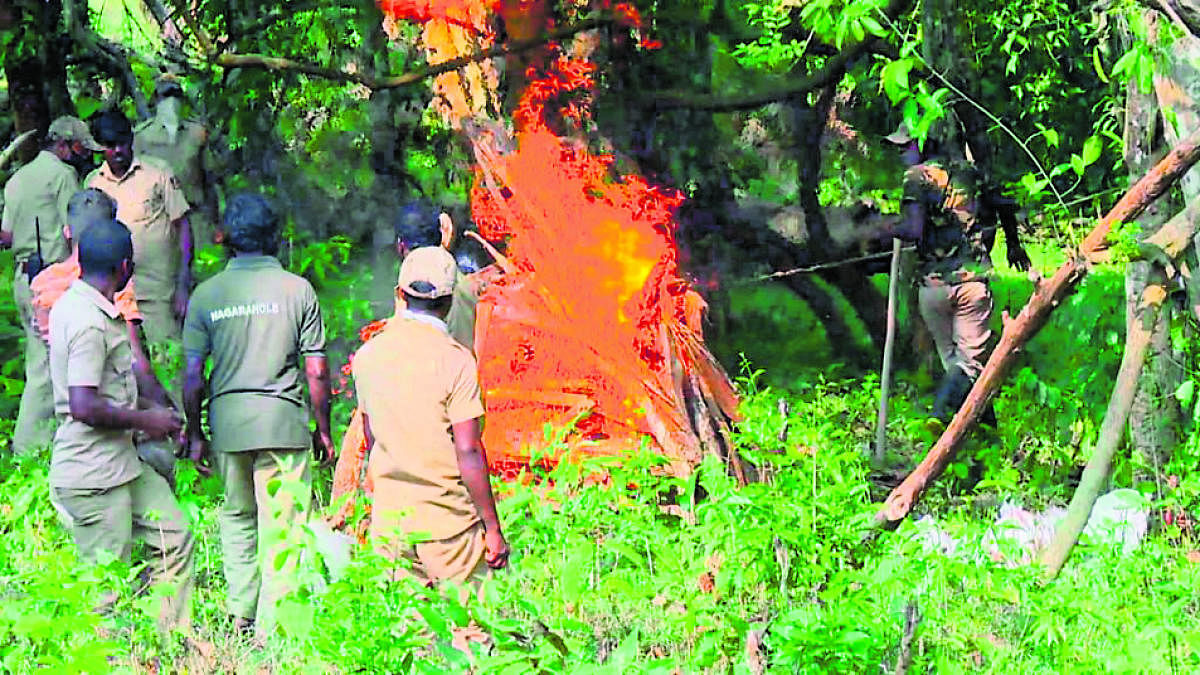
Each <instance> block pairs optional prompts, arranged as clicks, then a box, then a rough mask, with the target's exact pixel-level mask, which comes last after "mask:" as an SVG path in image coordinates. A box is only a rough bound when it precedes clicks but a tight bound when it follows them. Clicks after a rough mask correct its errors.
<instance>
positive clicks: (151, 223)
mask: <svg viewBox="0 0 1200 675" xmlns="http://www.w3.org/2000/svg"><path fill="white" fill-rule="evenodd" d="M87 185H88V187H92V188H96V189H98V190H102V191H103V192H105V193H106V194H108V196H110V197H112V198H113V200H114V201H116V203H117V220H119V221H121V222H122V223H124V224H125V226H126V227H128V228H129V232H130V233H131V234H132V235H133V262H134V266H135V267H134V276H135V277H136V279H137V284H136V290H137V301H138V307H139V308H140V309H141V312H142V316H143V321H142V327H143V328H144V329H145V331H146V339H147V340H148V341H150V342H151V343H152V344H158V345H162V344H164V343H171V342H178V341H179V335H180V332H179V321H178V320H177V319H176V318H175V315H174V310H173V309H172V307H171V298H172V297H173V296H174V294H175V286H176V281H177V280H178V278H179V232H178V231H177V229H176V227H175V224H174V223H175V221H177V220H179V219H180V218H182V217H184V216H185V215H187V213H188V210H189V208H190V207H189V206H188V201H187V199H186V198H185V197H184V194H183V189H182V187H181V186H180V183H179V179H178V178H176V177H175V174H174V173H172V172H171V169H170V168H169V167H167V166H166V165H165V164H163V163H161V161H160V160H157V159H147V158H137V157H135V158H134V160H133V164H132V165H131V166H130V167H129V171H127V172H126V173H125V175H124V176H122V177H121V178H117V177H115V176H114V175H113V174H112V170H111V169H109V167H108V164H107V163H105V164H103V165H101V166H100V168H99V169H96V170H95V171H93V172H92V174H91V176H89V177H88V179H87Z"/></svg>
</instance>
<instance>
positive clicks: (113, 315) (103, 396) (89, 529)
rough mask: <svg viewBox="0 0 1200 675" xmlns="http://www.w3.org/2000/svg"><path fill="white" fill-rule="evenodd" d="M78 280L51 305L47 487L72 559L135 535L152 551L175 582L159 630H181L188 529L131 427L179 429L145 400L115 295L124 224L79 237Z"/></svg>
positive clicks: (127, 253)
mask: <svg viewBox="0 0 1200 675" xmlns="http://www.w3.org/2000/svg"><path fill="white" fill-rule="evenodd" d="M79 264H80V267H81V268H82V276H81V277H80V278H79V279H78V280H76V281H75V282H74V283H72V284H71V287H70V288H69V289H68V290H67V292H66V293H64V294H63V296H62V297H61V298H59V300H58V302H56V303H55V304H54V308H53V309H52V310H50V378H51V381H52V383H53V386H54V411H55V413H56V414H57V416H58V420H59V427H58V431H57V433H56V434H55V436H54V451H53V454H52V456H51V461H50V487H51V489H52V490H53V492H54V497H55V500H56V502H57V503H58V504H59V505H61V507H62V508H63V509H64V510H65V511H66V512H67V513H68V514H69V515H70V520H71V534H72V536H73V537H74V539H75V546H76V547H77V548H78V549H79V554H80V557H81V558H82V559H84V560H87V561H95V560H96V559H97V558H98V556H99V555H100V553H101V552H107V553H108V554H110V555H114V556H116V557H118V558H120V559H122V560H124V561H125V562H129V559H130V556H131V552H132V547H133V541H134V540H135V539H137V540H140V541H142V542H143V543H144V544H146V546H147V547H148V548H150V550H151V551H152V555H151V560H152V561H153V562H154V565H155V567H156V572H155V574H154V578H155V581H156V582H170V583H174V584H177V586H176V590H175V592H174V593H173V594H168V595H167V596H166V597H165V598H164V601H163V605H162V608H161V611H160V616H159V625H160V627H161V628H163V629H164V630H165V629H168V628H176V627H177V628H184V627H186V624H187V608H188V597H189V594H190V590H191V579H192V549H193V540H192V534H191V532H190V531H189V529H188V525H187V518H185V517H184V515H183V512H182V511H181V510H180V509H179V504H178V502H176V501H175V495H174V494H172V492H171V488H170V487H169V486H168V485H167V481H166V480H165V479H164V478H163V477H162V476H160V475H159V474H158V473H157V472H155V471H148V470H146V468H145V466H144V465H143V464H142V462H141V460H140V459H138V453H137V449H136V447H135V446H134V440H133V433H134V431H140V432H142V433H144V434H146V436H147V437H149V438H156V439H162V438H167V437H170V436H174V435H176V434H178V433H179V431H180V428H181V426H182V425H181V424H180V419H179V417H178V415H176V414H175V412H174V411H172V410H169V409H167V408H165V407H163V406H161V405H154V404H151V403H149V402H146V401H142V402H141V404H142V405H141V406H139V396H138V394H139V391H140V390H142V389H147V388H149V387H148V385H149V382H148V381H147V380H145V378H146V377H153V375H149V376H147V375H146V373H145V372H144V371H142V370H139V369H137V368H135V367H134V363H133V361H134V355H133V350H132V348H131V347H130V343H129V330H128V328H127V327H126V323H125V321H124V319H122V318H121V314H120V312H119V311H118V310H117V308H116V306H115V305H114V304H113V297H114V296H115V294H116V292H117V290H118V289H120V288H124V287H125V284H126V283H128V282H129V278H130V277H131V276H132V275H133V241H132V239H131V237H130V234H129V230H128V229H127V228H126V227H125V226H124V225H122V224H121V223H118V222H116V221H113V220H108V221H101V222H96V223H92V224H90V225H89V226H88V227H87V228H86V229H85V230H84V231H83V232H82V233H80V235H79Z"/></svg>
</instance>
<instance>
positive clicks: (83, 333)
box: [50, 280, 142, 489]
mask: <svg viewBox="0 0 1200 675" xmlns="http://www.w3.org/2000/svg"><path fill="white" fill-rule="evenodd" d="M50 381H51V383H52V384H53V387H54V413H55V415H56V416H57V417H58V421H59V426H58V432H57V433H55V435H54V451H53V453H52V456H51V460H50V485H51V486H53V487H60V488H82V489H107V488H112V487H116V486H118V485H124V484H125V483H128V482H129V481H131V480H133V479H134V478H137V477H138V476H139V475H141V473H142V462H141V460H139V459H138V455H137V450H136V449H135V448H134V445H133V431H132V430H130V429H124V430H115V429H98V428H95V427H91V426H88V425H87V424H85V423H83V422H81V421H79V420H76V419H75V418H73V417H71V403H70V394H69V390H70V387H96V388H97V389H98V390H99V393H100V396H101V397H103V398H104V399H105V400H106V401H108V402H109V403H111V404H112V405H114V406H117V407H121V408H135V407H137V398H138V388H137V379H136V378H135V377H134V374H133V350H132V348H131V347H130V344H129V333H128V329H127V328H126V326H125V320H124V319H122V318H121V314H120V312H118V311H117V308H116V306H115V305H113V303H112V302H110V301H109V300H108V299H107V298H105V297H104V296H103V295H100V292H99V291H97V290H96V289H95V288H94V287H92V286H91V285H90V284H88V283H87V282H85V281H83V280H78V281H76V282H75V283H73V284H71V287H70V288H69V289H67V292H66V293H64V294H63V296H62V297H61V298H59V300H58V302H57V303H55V304H54V309H52V310H50Z"/></svg>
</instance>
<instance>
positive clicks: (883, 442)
mask: <svg viewBox="0 0 1200 675" xmlns="http://www.w3.org/2000/svg"><path fill="white" fill-rule="evenodd" d="M899 276H900V240H899V239H892V267H891V270H889V272H888V301H887V337H886V338H885V339H884V341H883V369H882V371H881V372H880V373H879V420H878V423H877V426H876V429H875V465H876V466H883V460H884V456H885V454H886V453H887V418H888V390H889V389H890V388H891V381H892V348H893V346H894V343H895V341H896V286H897V280H898V278H899Z"/></svg>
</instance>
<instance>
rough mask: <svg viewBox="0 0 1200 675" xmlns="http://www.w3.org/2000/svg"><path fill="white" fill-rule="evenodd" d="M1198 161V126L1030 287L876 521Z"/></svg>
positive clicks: (898, 508)
mask: <svg viewBox="0 0 1200 675" xmlns="http://www.w3.org/2000/svg"><path fill="white" fill-rule="evenodd" d="M1197 160H1200V130H1198V131H1196V132H1193V133H1192V134H1191V135H1190V136H1188V137H1187V138H1186V139H1184V140H1183V141H1181V142H1180V143H1179V144H1178V145H1176V146H1175V147H1174V148H1173V149H1172V150H1171V152H1170V153H1168V154H1167V156H1166V157H1164V158H1163V159H1162V161H1160V162H1159V163H1158V164H1157V165H1156V166H1155V167H1154V168H1153V169H1151V170H1150V173H1148V174H1146V175H1145V176H1144V177H1143V178H1142V179H1141V180H1139V181H1138V182H1137V184H1135V185H1134V186H1133V187H1132V188H1130V189H1129V191H1128V192H1126V193H1125V196H1123V197H1122V198H1121V200H1120V201H1119V202H1117V205H1116V206H1115V207H1113V209H1112V210H1111V211H1109V212H1108V215H1106V216H1105V217H1104V218H1103V219H1102V220H1101V221H1100V222H1099V223H1097V224H1096V227H1095V228H1094V229H1093V230H1092V231H1091V233H1090V234H1088V236H1087V238H1086V239H1084V240H1083V243H1082V244H1081V245H1080V247H1079V250H1078V251H1076V252H1075V253H1074V255H1072V256H1071V257H1070V259H1069V260H1068V261H1067V262H1066V263H1065V264H1063V266H1062V267H1060V268H1059V269H1058V271H1057V272H1055V273H1054V276H1053V277H1051V278H1050V279H1048V280H1046V281H1044V282H1042V283H1040V284H1039V285H1038V286H1037V288H1035V289H1034V293H1033V296H1032V297H1031V298H1030V299H1029V303H1028V304H1026V305H1025V307H1024V309H1022V310H1021V313H1020V314H1019V315H1017V317H1016V318H1015V319H1012V320H1011V321H1009V322H1007V323H1006V325H1005V326H1004V333H1003V335H1002V336H1001V338H1000V343H999V344H998V345H997V346H996V349H995V351H993V352H992V355H991V357H990V358H989V359H988V362H987V365H986V366H985V367H984V369H983V373H982V374H980V376H979V379H978V380H976V381H975V385H974V386H973V387H972V388H971V393H970V394H968V396H967V399H966V401H965V402H964V403H963V405H962V408H960V409H959V411H958V414H956V415H955V416H954V419H953V420H951V422H950V425H949V426H948V427H946V431H945V432H944V433H943V434H942V436H941V438H939V439H938V441H937V443H936V444H934V446H933V448H931V449H930V451H929V453H928V454H927V455H926V456H925V458H924V459H923V460H921V463H920V464H919V465H917V468H916V469H914V470H913V472H912V473H911V474H909V475H908V477H907V478H905V479H904V482H902V483H901V484H900V485H899V486H897V487H896V488H895V489H894V490H892V492H891V494H889V495H888V497H887V499H886V500H885V501H884V503H883V507H882V508H881V509H880V510H879V513H878V514H877V515H876V519H875V520H876V525H878V526H882V527H888V528H891V527H895V526H896V525H898V524H899V523H900V521H901V520H903V519H904V518H905V517H907V516H908V514H909V513H910V512H911V511H912V509H913V507H914V506H915V505H916V503H917V501H918V500H919V499H920V498H921V495H922V493H924V492H925V489H926V488H927V487H928V486H929V484H930V483H932V482H933V481H934V480H936V479H937V477H938V476H940V475H941V474H942V471H944V470H945V469H946V466H947V465H948V464H949V463H950V462H951V461H953V459H954V456H955V454H956V453H957V452H958V449H959V447H960V446H961V445H962V442H963V441H964V440H965V439H966V437H967V433H968V432H970V430H971V429H972V428H973V427H974V426H975V424H976V422H978V420H979V415H980V413H982V412H983V410H984V408H985V407H986V406H987V404H988V403H989V402H990V401H991V400H992V398H993V397H995V395H996V393H997V392H998V391H999V389H1000V384H1001V383H1002V382H1004V379H1005V377H1006V376H1007V375H1008V370H1009V368H1010V367H1011V366H1012V364H1013V362H1014V361H1015V359H1016V355H1017V354H1018V353H1019V352H1020V351H1021V350H1022V349H1023V348H1024V347H1025V345H1026V344H1027V343H1028V342H1029V340H1031V339H1032V338H1033V336H1035V335H1037V332H1038V331H1039V330H1041V328H1042V326H1044V325H1045V324H1046V321H1047V320H1049V318H1050V314H1051V312H1053V311H1054V309H1055V308H1056V307H1058V306H1059V305H1060V304H1061V303H1062V301H1063V300H1065V299H1066V298H1067V296H1069V295H1070V294H1071V293H1073V292H1074V291H1075V288H1076V287H1077V286H1078V285H1079V282H1080V281H1082V280H1083V278H1084V277H1085V276H1086V275H1087V273H1088V268H1089V266H1090V263H1091V260H1092V258H1093V256H1095V255H1096V254H1097V253H1098V252H1100V251H1102V250H1103V249H1104V248H1105V246H1106V238H1107V237H1108V234H1109V232H1111V231H1112V228H1113V226H1114V225H1116V224H1117V223H1127V222H1130V221H1132V220H1133V219H1134V218H1136V217H1137V216H1138V214H1140V213H1141V212H1142V211H1144V210H1145V209H1146V207H1147V206H1149V205H1150V204H1151V203H1153V202H1154V200H1156V199H1158V198H1159V197H1160V196H1162V195H1163V194H1164V193H1166V192H1167V191H1168V190H1169V189H1170V188H1171V187H1172V186H1173V185H1175V183H1176V182H1178V181H1179V179H1180V178H1181V177H1182V176H1183V175H1184V174H1185V173H1187V172H1188V170H1189V169H1191V168H1192V166H1193V165H1194V164H1195V163H1196V161H1197Z"/></svg>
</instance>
